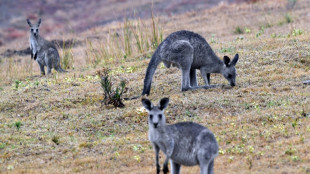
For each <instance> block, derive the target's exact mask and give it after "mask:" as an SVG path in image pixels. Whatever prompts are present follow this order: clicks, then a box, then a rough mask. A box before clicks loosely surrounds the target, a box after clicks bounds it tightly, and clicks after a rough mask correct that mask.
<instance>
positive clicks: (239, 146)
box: [0, 0, 310, 173]
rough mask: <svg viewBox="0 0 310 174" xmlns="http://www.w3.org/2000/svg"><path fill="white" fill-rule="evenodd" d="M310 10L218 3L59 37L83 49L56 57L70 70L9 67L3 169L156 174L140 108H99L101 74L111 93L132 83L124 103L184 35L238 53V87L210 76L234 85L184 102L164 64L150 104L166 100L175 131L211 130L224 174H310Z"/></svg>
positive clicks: (28, 64)
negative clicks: (161, 48) (162, 49)
mask: <svg viewBox="0 0 310 174" xmlns="http://www.w3.org/2000/svg"><path fill="white" fill-rule="evenodd" d="M309 10H310V4H309V2H308V1H306V0H300V1H298V3H297V4H296V6H295V7H294V9H293V10H291V11H288V10H287V8H286V3H285V1H280V0H279V1H268V2H266V3H255V4H241V5H220V6H217V7H214V8H212V9H210V10H204V11H199V12H189V13H184V14H180V15H175V16H171V17H161V18H160V20H158V19H157V18H153V21H154V22H153V21H152V19H145V20H132V21H127V22H126V21H125V22H123V23H118V22H115V23H111V24H108V25H105V26H103V27H102V26H101V27H100V26H99V27H94V28H91V29H89V30H87V31H85V32H83V33H81V34H78V35H75V34H72V33H71V34H67V33H65V34H64V35H61V36H60V37H59V38H75V39H77V40H79V41H82V42H84V44H82V45H79V46H77V47H74V48H71V49H60V50H59V51H60V53H61V56H62V60H64V59H67V60H68V61H69V63H63V66H64V65H68V67H70V68H69V69H68V71H69V72H68V73H64V74H59V73H57V72H54V74H53V75H51V76H48V77H41V76H38V75H39V68H38V65H37V63H36V62H33V61H31V60H30V57H27V58H25V57H19V56H15V57H12V58H6V59H2V61H1V62H0V75H1V76H0V77H1V88H0V93H1V98H0V123H1V124H0V134H1V136H0V163H1V165H0V171H1V172H3V173H6V172H7V173H154V171H155V164H154V153H153V150H152V147H151V144H150V143H149V141H148V139H147V130H148V127H147V117H146V115H147V114H146V112H145V110H142V109H141V107H142V105H141V102H140V99H137V100H132V101H124V103H125V105H126V107H125V108H113V107H111V106H102V104H101V100H102V99H103V90H102V89H101V87H100V79H99V77H98V76H97V75H96V71H98V70H101V69H102V67H108V68H110V69H111V76H112V78H113V82H114V83H115V84H118V83H119V82H120V81H121V80H122V79H124V80H126V81H127V87H128V92H127V93H126V94H125V95H126V96H133V95H137V94H140V93H141V91H142V87H143V78H144V74H145V70H146V67H147V64H148V62H149V58H150V56H151V55H152V52H153V50H154V48H155V47H156V41H157V42H158V41H160V40H161V38H164V37H165V36H167V35H168V34H169V33H171V32H173V31H176V30H180V29H188V30H192V31H195V32H198V33H200V34H201V35H202V36H204V37H205V38H206V39H207V41H208V42H209V43H210V45H211V47H212V48H213V49H214V51H215V52H216V54H217V55H218V56H219V57H223V56H224V55H228V56H230V57H232V56H233V55H234V54H235V53H237V52H238V53H239V54H240V59H239V62H238V63H237V66H236V67H237V73H238V77H237V86H236V87H234V88H229V87H227V82H226V80H225V79H224V78H223V77H222V76H221V75H217V74H212V75H211V83H212V84H226V85H225V86H223V87H222V88H216V89H209V90H196V91H188V92H180V78H181V73H180V71H179V70H178V69H176V68H171V69H167V68H165V67H163V66H162V65H160V66H159V67H158V69H157V71H156V74H155V77H154V79H153V85H152V90H151V95H150V97H149V98H150V99H152V100H153V101H154V102H156V101H158V100H159V99H160V98H162V97H164V96H169V97H170V100H171V103H170V104H169V106H168V109H167V111H166V117H167V121H168V123H176V122H179V121H194V122H199V123H200V124H203V125H205V126H207V127H208V128H209V129H210V130H211V131H213V132H214V134H215V135H216V137H217V140H218V142H219V145H220V154H219V156H218V157H217V158H216V160H215V172H216V173H307V172H309V170H310V168H309V164H310V161H309V159H310V158H309V148H308V146H309V143H310V126H309V125H310V119H309V113H310V97H309V96H310V86H309V85H303V84H302V81H303V80H307V79H309V75H310V44H309V40H310V33H309V31H308V28H309V21H310V17H309V16H310V15H309ZM139 27H140V29H139ZM154 31H155V35H154ZM129 33H130V34H129ZM43 34H44V33H43ZM135 36H138V38H139V39H138V41H141V42H139V43H140V44H138V42H137V39H136V37H135ZM59 38H58V39H59ZM142 40H143V41H142ZM24 44H27V43H24ZM128 45H130V47H128ZM139 45H140V46H141V48H140V47H139ZM198 76H199V75H198ZM199 83H200V84H202V79H201V78H200V76H199ZM161 155H163V154H161ZM163 159H164V158H163V157H161V159H160V160H161V161H163ZM198 171H199V168H198V167H197V166H196V167H191V168H189V167H184V168H182V173H198Z"/></svg>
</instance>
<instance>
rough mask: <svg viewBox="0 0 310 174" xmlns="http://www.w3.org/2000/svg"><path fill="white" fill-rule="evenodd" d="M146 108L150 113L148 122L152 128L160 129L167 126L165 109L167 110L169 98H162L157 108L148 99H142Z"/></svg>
mask: <svg viewBox="0 0 310 174" xmlns="http://www.w3.org/2000/svg"><path fill="white" fill-rule="evenodd" d="M141 101H142V104H143V106H144V108H145V109H146V110H147V111H148V113H149V114H148V117H149V118H148V122H149V126H150V127H152V128H155V129H156V128H160V127H163V126H165V125H166V119H165V115H164V109H166V108H167V106H168V103H169V98H162V99H161V100H160V102H159V104H158V105H157V106H154V105H153V104H152V102H151V101H150V100H148V99H142V100H141Z"/></svg>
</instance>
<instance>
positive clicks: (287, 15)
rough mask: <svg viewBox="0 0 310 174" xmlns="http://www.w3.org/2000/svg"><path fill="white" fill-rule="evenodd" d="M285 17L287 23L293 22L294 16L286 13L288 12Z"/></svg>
mask: <svg viewBox="0 0 310 174" xmlns="http://www.w3.org/2000/svg"><path fill="white" fill-rule="evenodd" d="M284 19H285V22H286V23H291V22H293V18H292V17H291V16H290V15H289V14H288V13H286V14H285V15H284Z"/></svg>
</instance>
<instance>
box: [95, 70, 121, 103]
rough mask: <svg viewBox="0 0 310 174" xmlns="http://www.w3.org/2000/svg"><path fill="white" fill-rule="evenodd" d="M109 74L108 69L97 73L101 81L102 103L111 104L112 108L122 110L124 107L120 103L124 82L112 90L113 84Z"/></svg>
mask: <svg viewBox="0 0 310 174" xmlns="http://www.w3.org/2000/svg"><path fill="white" fill-rule="evenodd" d="M109 73H110V70H109V69H103V70H101V71H98V72H97V74H98V76H99V77H100V79H101V87H102V89H103V91H104V99H103V101H102V103H104V104H105V105H109V104H112V105H113V106H114V107H121V108H122V107H124V106H125V105H124V103H123V102H122V95H123V94H124V93H125V92H126V81H125V80H122V81H121V83H120V85H119V87H116V88H115V89H113V83H112V79H111V77H110V76H109Z"/></svg>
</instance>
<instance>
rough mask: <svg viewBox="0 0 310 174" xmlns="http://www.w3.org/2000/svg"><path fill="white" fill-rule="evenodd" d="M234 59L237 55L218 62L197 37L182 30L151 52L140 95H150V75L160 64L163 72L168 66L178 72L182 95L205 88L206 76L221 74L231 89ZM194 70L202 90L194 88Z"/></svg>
mask: <svg viewBox="0 0 310 174" xmlns="http://www.w3.org/2000/svg"><path fill="white" fill-rule="evenodd" d="M238 58H239V55H238V54H236V55H235V57H234V59H233V60H232V61H230V58H229V57H228V56H224V61H222V60H220V59H219V58H218V57H217V56H216V55H215V53H214V52H213V50H212V49H211V47H210V46H209V44H208V43H207V41H206V40H205V39H204V38H203V37H202V36H200V35H199V34H197V33H193V32H191V31H185V30H182V31H177V32H174V33H172V34H170V35H169V36H168V37H167V38H166V39H165V40H164V41H163V42H162V43H161V44H160V45H159V46H158V48H157V49H156V51H155V52H154V54H153V56H152V58H151V61H150V63H149V65H148V67H147V70H146V75H145V78H144V88H143V92H142V95H145V94H146V95H149V94H150V90H151V83H152V79H153V75H154V73H155V70H156V68H157V66H158V64H159V63H160V62H163V63H164V65H165V66H166V67H167V68H170V66H171V65H172V66H176V67H178V68H179V69H181V71H182V87H181V90H182V91H187V90H189V89H197V88H209V87H210V86H209V84H210V73H221V74H222V75H223V76H224V77H225V78H226V79H227V80H228V82H229V83H230V85H231V86H235V85H236V69H235V65H236V63H237V61H238ZM196 69H199V70H200V72H201V75H202V77H203V79H204V82H205V84H206V85H205V86H200V87H199V86H198V83H197V79H196Z"/></svg>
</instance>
